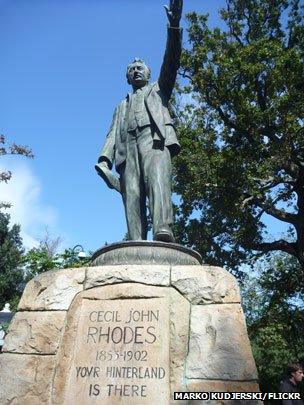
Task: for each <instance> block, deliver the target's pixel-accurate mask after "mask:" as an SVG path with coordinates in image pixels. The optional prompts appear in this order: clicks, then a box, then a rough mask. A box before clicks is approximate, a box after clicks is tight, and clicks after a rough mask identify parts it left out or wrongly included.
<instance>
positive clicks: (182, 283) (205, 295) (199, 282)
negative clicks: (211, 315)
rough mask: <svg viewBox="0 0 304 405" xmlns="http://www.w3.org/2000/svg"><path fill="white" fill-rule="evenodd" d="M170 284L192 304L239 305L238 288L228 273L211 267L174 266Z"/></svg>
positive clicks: (233, 278)
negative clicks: (224, 303)
mask: <svg viewBox="0 0 304 405" xmlns="http://www.w3.org/2000/svg"><path fill="white" fill-rule="evenodd" d="M171 284H172V285H173V286H174V287H175V288H176V289H177V290H178V291H180V293H181V294H182V295H184V296H185V297H186V298H187V299H188V300H189V301H190V302H191V303H192V304H211V303H222V302H226V303H231V302H233V303H234V302H237V303H239V302H240V300H241V297H240V291H239V286H238V284H237V281H236V279H235V277H233V276H232V274H230V273H228V271H226V270H224V269H222V268H220V267H213V266H175V267H172V270H171Z"/></svg>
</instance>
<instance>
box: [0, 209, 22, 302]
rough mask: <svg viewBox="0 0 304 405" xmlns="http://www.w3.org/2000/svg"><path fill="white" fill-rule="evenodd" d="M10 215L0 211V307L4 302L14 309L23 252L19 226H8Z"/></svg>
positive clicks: (20, 283)
mask: <svg viewBox="0 0 304 405" xmlns="http://www.w3.org/2000/svg"><path fill="white" fill-rule="evenodd" d="M9 221H10V216H9V215H8V214H3V213H2V212H1V211H0V307H1V308H3V306H4V304H5V303H6V302H9V303H10V304H11V307H12V308H13V309H14V308H15V305H16V302H17V301H18V297H19V296H20V293H21V289H22V281H23V272H22V269H21V266H20V261H21V257H22V254H23V248H22V240H21V237H20V227H19V226H18V225H13V226H12V227H11V228H10V227H9Z"/></svg>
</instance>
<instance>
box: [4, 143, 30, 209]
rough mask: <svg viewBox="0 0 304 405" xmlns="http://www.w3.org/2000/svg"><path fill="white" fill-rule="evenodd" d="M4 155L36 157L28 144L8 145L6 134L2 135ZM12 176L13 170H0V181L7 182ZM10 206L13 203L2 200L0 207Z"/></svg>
mask: <svg viewBox="0 0 304 405" xmlns="http://www.w3.org/2000/svg"><path fill="white" fill-rule="evenodd" d="M4 155H22V156H26V157H29V158H31V159H32V158H33V157H34V155H33V152H32V151H31V149H29V148H28V147H27V146H21V145H17V144H16V143H13V144H11V145H7V144H6V139H5V136H4V135H0V156H4ZM11 177H12V172H11V171H9V170H7V171H2V172H1V171H0V181H4V182H5V183H7V182H8V181H9V180H10V178H11ZM10 206H11V204H10V203H9V202H3V201H0V208H9V207H10Z"/></svg>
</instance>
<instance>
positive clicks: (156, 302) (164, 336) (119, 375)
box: [69, 298, 169, 404]
mask: <svg viewBox="0 0 304 405" xmlns="http://www.w3.org/2000/svg"><path fill="white" fill-rule="evenodd" d="M75 343H76V347H77V350H75V354H74V358H73V366H72V367H71V368H70V374H69V387H70V389H71V387H72V386H74V387H75V388H74V389H75V395H71V393H70V394H69V398H71V399H72V398H74V399H75V400H76V399H77V403H80V402H81V401H83V403H88V404H91V403H92V404H94V403H100V401H102V403H104V404H115V403H116V402H119V403H126V404H128V403H130V404H131V403H132V404H145V403H146V404H148V403H154V402H155V403H167V402H168V401H169V307H168V302H167V299H166V298H150V299H121V300H90V299H84V300H83V301H82V307H81V313H80V319H79V323H78V327H77V335H76V342H75ZM79 401H80V402H79Z"/></svg>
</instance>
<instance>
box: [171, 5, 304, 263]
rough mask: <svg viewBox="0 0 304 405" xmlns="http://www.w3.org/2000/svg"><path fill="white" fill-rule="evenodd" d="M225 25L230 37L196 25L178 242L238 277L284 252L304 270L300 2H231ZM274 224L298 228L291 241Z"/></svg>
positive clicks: (183, 117) (181, 115) (182, 129)
mask: <svg viewBox="0 0 304 405" xmlns="http://www.w3.org/2000/svg"><path fill="white" fill-rule="evenodd" d="M221 18H222V19H223V21H224V22H225V24H226V29H225V30H221V29H219V28H215V29H210V28H209V27H208V24H207V21H208V19H207V16H202V15H198V14H197V13H194V12H193V13H190V14H188V16H187V19H188V22H189V28H188V34H189V46H188V49H186V50H185V51H184V52H183V55H182V65H181V74H182V75H183V77H184V78H185V79H186V81H187V83H186V85H184V86H181V87H180V88H179V89H178V91H177V101H176V103H175V110H176V115H177V126H178V133H179V139H180V142H181V146H182V151H181V153H180V155H179V156H177V158H176V159H175V161H174V191H175V192H176V193H177V194H178V195H179V196H180V197H181V201H180V204H179V205H178V206H177V207H176V217H177V224H176V233H177V236H178V241H179V242H181V243H184V244H187V245H189V246H193V247H194V248H196V249H197V250H198V251H199V252H200V253H201V254H202V255H203V257H204V258H205V260H206V261H207V262H209V263H212V264H220V265H228V266H230V267H231V268H234V267H236V266H237V265H238V264H239V263H241V262H244V260H248V261H249V260H250V259H251V258H252V257H254V256H256V253H257V252H259V253H264V252H269V251H274V250H281V251H284V252H286V253H289V254H291V255H293V256H295V257H297V259H298V260H299V262H300V263H301V264H302V267H303V266H304V222H303V220H302V218H303V217H304V155H303V151H304V137H303V134H304V121H303V117H304V102H303V88H304V63H303V61H304V25H303V10H302V9H301V7H300V2H299V1H297V0H288V1H287V0H276V1H275V2H273V1H269V0H259V1H256V0H254V1H253V0H245V1H244V0H228V1H227V7H226V9H223V10H221ZM269 216H271V217H272V218H275V219H276V220H279V221H282V222H284V223H287V224H289V225H290V229H291V230H290V238H289V239H277V240H274V239H271V233H269V230H268V229H267V227H266V223H265V219H267V217H269ZM266 222H267V221H266Z"/></svg>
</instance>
